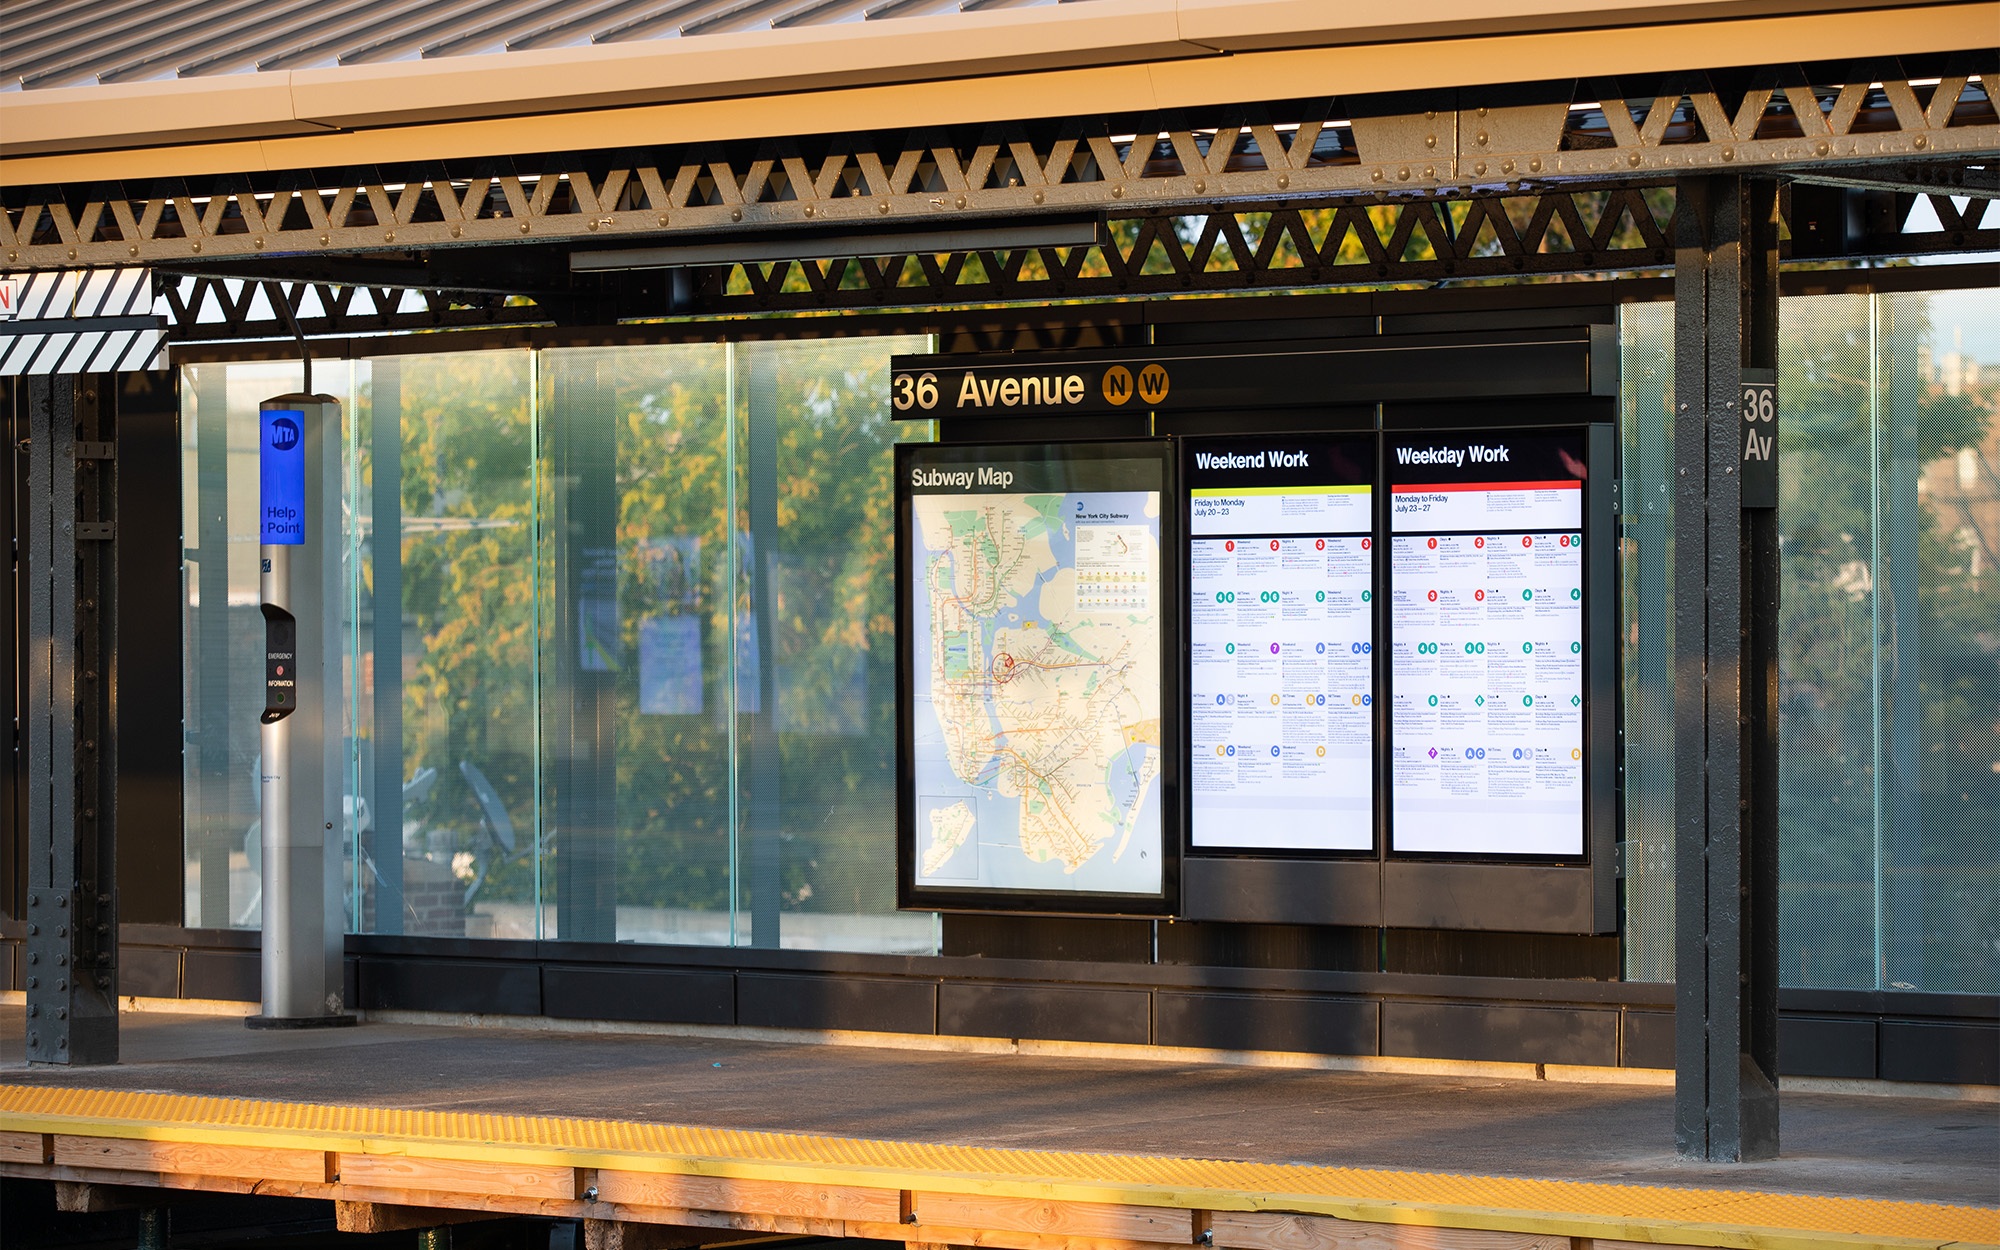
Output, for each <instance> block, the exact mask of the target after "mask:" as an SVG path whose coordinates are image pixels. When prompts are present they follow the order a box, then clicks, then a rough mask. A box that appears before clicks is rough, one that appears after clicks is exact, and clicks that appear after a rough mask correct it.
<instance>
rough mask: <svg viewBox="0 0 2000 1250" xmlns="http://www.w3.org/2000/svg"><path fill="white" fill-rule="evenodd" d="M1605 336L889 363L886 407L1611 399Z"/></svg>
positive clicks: (1086, 409) (931, 411)
mask: <svg viewBox="0 0 2000 1250" xmlns="http://www.w3.org/2000/svg"><path fill="white" fill-rule="evenodd" d="M1608 328H1609V327H1603V326H1596V327H1592V326H1575V327H1560V328H1556V329H1541V328H1530V329H1525V330H1513V331H1495V332H1493V333H1492V334H1489V335H1486V336H1483V337H1482V338H1481V340H1480V341H1478V342H1473V343H1466V342H1463V341H1457V340H1454V341H1450V342H1447V341H1445V340H1443V339H1441V338H1440V337H1439V336H1436V335H1379V336H1378V335H1361V336H1357V337H1355V338H1354V339H1352V340H1336V341H1331V342H1329V341H1327V340H1315V341H1313V342H1311V343H1292V344H1285V343H1268V342H1263V343H1255V344H1246V345H1242V346H1237V345H1234V344H1221V345H1206V346H1192V345H1182V344H1157V345H1151V346H1139V347H1130V348H1102V349H1092V350H1088V351H1078V352H1064V353H1061V354H1055V353H1039V352H1022V353H1020V354H1018V355H1014V354H1007V353H992V352H988V353H957V354H950V355H934V356H897V357H895V358H894V359H892V360H891V361H890V363H889V370H890V373H889V378H890V380H889V402H890V407H891V409H892V411H893V413H894V415H895V416H896V418H897V419H899V420H905V421H922V420H930V419H934V418H948V419H952V420H965V419H977V420H1001V421H1004V420H1006V419H1008V418H1013V417H1057V416H1119V415H1127V416H1137V415H1140V414H1143V413H1148V412H1172V413H1195V412H1242V411H1244V410H1246V409H1253V408H1255V409H1271V408H1319V409H1323V408H1326V407H1328V406H1329V405H1331V404H1334V403H1339V404H1342V405H1355V404H1373V403H1381V402H1393V401H1398V400H1406V399H1423V398H1425V397H1426V396H1429V395H1432V394H1434V393H1435V392H1436V389H1437V387H1438V385H1439V383H1440V379H1452V378H1458V379H1461V380H1462V381H1463V382H1464V383H1465V384H1466V385H1469V386H1476V387H1477V389H1478V393H1479V394H1481V395H1483V396H1487V397H1489V398H1502V397H1506V396H1528V395H1533V396H1551V395H1589V394H1609V393H1610V390H1609V389H1608V388H1610V387H1611V385H1612V384H1613V382H1615V380H1616V369H1615V364H1616V360H1617V354H1616V350H1615V349H1616V340H1615V337H1614V336H1610V335H1607V334H1602V333H1599V332H1600V331H1605V330H1607V329H1608ZM1607 362H1608V363H1607ZM1336 397H1337V398H1336ZM1266 467H1271V466H1266Z"/></svg>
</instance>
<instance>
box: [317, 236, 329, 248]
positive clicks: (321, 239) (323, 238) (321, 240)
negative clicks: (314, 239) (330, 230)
mask: <svg viewBox="0 0 2000 1250" xmlns="http://www.w3.org/2000/svg"><path fill="white" fill-rule="evenodd" d="M330 242H332V240H330V239H328V238H327V237H326V236H325V235H321V236H319V245H320V246H321V247H325V246H326V245H327V244H328V243H330Z"/></svg>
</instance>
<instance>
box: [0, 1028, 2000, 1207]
mask: <svg viewBox="0 0 2000 1250" xmlns="http://www.w3.org/2000/svg"><path fill="white" fill-rule="evenodd" d="M23 1023H24V1021H23V1009H22V1007H21V1006H20V1005H18V1004H9V1005H5V1006H0V1084H7V1085H30V1086H51V1087H65V1088H88V1089H107V1090H122V1091H150V1092H161V1093H174V1094H193V1095H206V1096H216V1097H235V1098H257V1099H276V1100H281V1101H288V1102H308V1103H325V1104H348V1105H360V1106H375V1107H400V1108H409V1109H425V1110H451V1111H484V1112H508V1113H517V1114H525V1115H552V1116H577V1117H586V1118H601V1119H611V1120H634V1121H649V1122H658V1123H673V1124H687V1125H698V1126H707V1127H719V1128H737V1129H765V1130H772V1131H781V1132H797V1133H812V1134H829V1135H839V1136H850V1137H864V1138H876V1139H883V1140H903V1141H925V1142H936V1143H950V1144H969V1145H980V1146H995V1147H1014V1148H1031V1149H1055V1150H1077V1151H1093V1152H1110V1153H1120V1154H1146V1155H1167V1156H1178V1157H1182V1158H1209V1159H1229V1160H1242V1161H1248V1162H1263V1163H1307V1164H1320V1165H1333V1166H1344V1167H1363V1168H1380V1169H1398V1170H1419V1171H1426V1172H1446V1173H1460V1174H1468V1175H1489V1176H1513V1177H1541V1178H1548V1179H1556V1180H1588V1181H1607V1182H1621V1181H1622V1182H1627V1183H1643V1184H1652V1185H1678V1186H1706V1187H1718V1188H1728V1189H1746V1190H1765V1191H1770V1192H1779V1193H1811V1194H1825V1195H1832V1196H1844V1197H1865V1198H1888V1199H1900V1200H1904V1201H1917V1202H1939V1203H1951V1204H1958V1205H1976V1206H2000V1103H1994V1102H1973V1101H1946V1100H1938V1099H1929V1098H1900V1097H1884V1096H1874V1095H1849V1094H1819V1093H1814V1094H1802V1093H1791V1094H1787V1095H1786V1096H1785V1099H1784V1112H1783V1129H1782V1131H1783V1138H1784V1152H1785V1153H1784V1157H1783V1158H1781V1159H1778V1160H1776V1161H1773V1162H1770V1163H1757V1164H1742V1165H1734V1166H1720V1167H1718V1166H1705V1165H1697V1164H1690V1163H1684V1162H1682V1161H1680V1160H1678V1159H1677V1158H1676V1157H1675V1155H1674V1151H1673V1113H1672V1093H1671V1091H1670V1090H1667V1089H1663V1088H1655V1087H1645V1086H1632V1085H1582V1084H1567V1083H1557V1082H1550V1081H1528V1080H1512V1079H1495V1078H1488V1077H1473V1076H1430V1075H1426V1076H1408V1075H1389V1074H1382V1073H1359V1072H1340V1071H1324V1070H1298V1069H1283V1068H1263V1067H1241V1066H1228V1065H1221V1064H1168V1063H1160V1062H1151V1061H1134V1060H1125V1059H1115V1058H1109V1059H1108V1058H1096V1057H1092V1058H1069V1057H1049V1056H1039V1055H1020V1054H979V1053H964V1052H938V1051H922V1050H892V1049H875V1048H868V1047H860V1046H845V1045H842V1046H834V1045H817V1044H789V1043H778V1042H762V1041H741V1040H733V1039H721V1038H708V1037H680V1036H661V1035H653V1034H617V1033H556V1032H543V1031H527V1030H514V1029H502V1028H447V1027H435V1026H423V1025H408V1024H387V1023H368V1024H364V1025H362V1026H360V1027H359V1028H354V1029H341V1030H334V1031H328V1032H314V1033H282V1032H261V1031H260V1032H252V1031H250V1030H248V1029H246V1028H244V1027H243V1024H242V1022H241V1021H240V1020H239V1019H237V1018H234V1017H228V1016H192V1015H172V1014H164V1013H153V1012H137V1013H127V1014H126V1015H125V1016H124V1018H123V1022H122V1027H123V1035H122V1044H123V1051H124V1057H125V1061H124V1062H123V1063H121V1064H120V1065H118V1066H117V1067H110V1068H80V1069H67V1070H65V1069H49V1068H37V1069H29V1068H27V1067H26V1066H25V1064H24V1063H23V1062H22V1061H21V1058H20V1056H21V1055H22V1054H23V1050H24V1039H23V1029H22V1025H23Z"/></svg>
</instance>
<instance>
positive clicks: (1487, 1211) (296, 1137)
mask: <svg viewBox="0 0 2000 1250" xmlns="http://www.w3.org/2000/svg"><path fill="white" fill-rule="evenodd" d="M285 1108H286V1105H284V1104H273V1110H274V1111H276V1110H280V1109H285ZM289 1109H290V1110H293V1111H296V1112H298V1113H300V1114H302V1115H309V1116H311V1117H312V1118H319V1117H321V1116H323V1115H328V1114H333V1113H337V1112H339V1111H340V1110H342V1109H340V1108H329V1107H298V1108H289ZM510 1118H512V1117H510ZM0 1132H8V1133H23V1134H28V1133H35V1134H44V1135H45V1134H50V1133H54V1134H56V1135H57V1136H64V1137H73V1138H107V1139H124V1140H133V1139H141V1140H148V1141H156V1142H180V1143H184V1144H192V1145H200V1146H205V1147H214V1146H261V1147H265V1148H276V1149H287V1150H292V1151H334V1152H337V1153H339V1154H340V1155H342V1157H343V1158H359V1159H383V1160H405V1161H409V1163H408V1164H399V1165H397V1166H409V1165H410V1164H414V1162H415V1161H418V1160H427V1161H434V1162H437V1163H440V1164H449V1163H470V1164H486V1165H499V1166H501V1167H503V1168H523V1167H527V1168H532V1169H537V1175H541V1174H542V1173H541V1171H540V1169H547V1179H548V1181H549V1188H548V1189H546V1190H544V1191H543V1193H542V1194H541V1195H539V1196H538V1200H541V1201H552V1202H558V1203H560V1202H561V1201H563V1200H564V1199H563V1197H562V1196H559V1194H558V1190H559V1189H560V1187H561V1178H562V1176H563V1175H564V1173H565V1172H566V1170H568V1169H574V1168H595V1169H598V1170H599V1171H601V1172H605V1173H624V1172H636V1173H641V1174H647V1173H650V1174H660V1175H688V1176H706V1177H716V1178H728V1179H736V1180H742V1181H754V1180H765V1181H772V1182H777V1183H780V1184H787V1185H794V1186H797V1185H808V1186H810V1185H830V1186H838V1187H841V1188H851V1187H859V1188H864V1189H870V1188H872V1189H897V1190H900V1189H903V1188H910V1187H921V1188H923V1189H925V1190H928V1191H939V1192H949V1193H953V1194H959V1195H980V1196H986V1197H992V1198H1013V1199H1031V1200H1039V1201H1065V1202H1082V1203H1098V1204H1116V1205H1127V1206H1133V1207H1139V1208H1149V1209H1158V1208H1181V1209H1187V1210H1209V1211H1216V1212H1230V1211H1237V1212H1242V1211H1258V1210H1262V1211H1280V1212H1293V1213H1299V1214H1304V1215H1318V1216H1330V1217H1335V1218H1340V1219H1346V1220H1352V1221H1357V1222H1364V1223H1371V1224H1392V1225H1402V1226H1412V1227H1459V1228H1483V1229H1495V1230H1502V1231H1508V1232H1515V1233H1528V1234H1550V1235H1560V1236H1569V1237H1574V1238H1600V1239H1614V1240H1630V1241H1634V1242H1639V1243H1641V1244H1661V1243H1670V1242H1679V1243H1683V1244H1695V1245H1704V1246H1713V1247H1731V1248H1741V1250H1791V1247H1794V1246H1797V1247H1801V1248H1803V1247H1807V1246H1811V1247H1821V1246H1843V1247H1861V1246H1887V1247H1899V1248H1901V1247H1908V1248H1913V1250H1914V1248H1916V1247H1938V1246H1944V1245H1952V1246H1954V1247H1961V1248H1962V1247H1968V1246H1970V1245H1972V1244H1975V1243H1973V1242H1970V1241H1968V1240H1966V1239H1964V1238H1959V1239H1957V1240H1954V1239H1953V1238H1952V1237H1950V1236H1949V1235H1944V1236H1939V1235H1932V1236H1884V1235H1882V1234H1879V1233H1878V1234H1854V1233H1850V1232H1847V1231H1845V1230H1838V1229H1830V1228H1824V1227H1820V1228H1812V1229H1804V1228H1798V1227H1796V1226H1789V1227H1788V1226H1784V1225H1776V1226H1774V1225H1773V1224H1771V1223H1770V1222H1763V1223H1759V1222H1756V1221H1755V1220H1754V1217H1753V1216H1752V1213H1751V1212H1744V1213H1743V1215H1744V1222H1743V1223H1738V1224H1724V1223H1715V1222H1712V1221H1706V1220H1703V1221H1694V1220H1690V1219H1687V1218H1685V1217H1675V1216H1673V1215H1667V1214H1648V1215H1643V1216H1640V1215H1631V1214H1618V1213H1610V1212H1603V1211H1597V1212H1590V1211H1575V1210H1550V1209H1546V1208H1544V1207H1540V1206H1535V1207H1524V1206H1523V1205H1520V1204H1516V1205H1512V1206H1507V1205H1497V1204H1496V1205H1485V1204H1471V1203H1463V1202H1460V1203H1451V1202H1438V1201H1434V1200H1433V1201H1410V1200H1400V1199H1396V1200H1390V1199H1381V1198H1372V1199H1371V1198H1353V1197H1343V1196H1339V1195H1328V1194H1325V1193H1286V1192H1250V1191H1247V1190H1244V1189H1227V1188H1217V1187H1210V1186H1189V1185H1149V1184H1144V1183H1136V1182H1130V1181H1126V1182H1105V1181H1099V1180H1084V1179H1079V1178H1077V1177H1075V1176H1071V1177H1047V1178H1024V1177H1021V1176H1011V1177H995V1176H992V1175H979V1174H973V1173H963V1172H953V1171H949V1170H932V1169H928V1168H925V1167H923V1166H921V1165H920V1164H915V1163H913V1164H908V1165H905V1166H901V1167H894V1168H891V1167H884V1166H879V1165H874V1164H861V1163H852V1164H842V1163H824V1162H821V1163H805V1162H799V1161H797V1160H757V1159H744V1158H740V1157H737V1158H725V1157H717V1156H698V1155H673V1154H663V1153H659V1152H647V1151H636V1150H617V1149H606V1148H604V1147H602V1146H589V1147H579V1146H551V1145H548V1144H543V1143H537V1144H528V1143H504V1142H502V1143H479V1142H470V1141H464V1140H445V1141H439V1140H427V1139H424V1138H422V1137H420V1136H415V1135H409V1134H399V1135H396V1136H393V1137H389V1136H384V1137H357V1136H355V1135H354V1134H352V1133H351V1132H347V1131H331V1130H327V1129H321V1128H308V1127H274V1126H271V1125H269V1124H268V1123H267V1124H264V1125H258V1126H243V1125H235V1124H232V1125H212V1124H201V1123H190V1122H185V1121H184V1122H178V1123H160V1122H155V1121H146V1120H139V1119H123V1118H113V1117H108V1116H89V1117H84V1116H75V1115H59V1114H52V1113H48V1112H23V1111H20V1110H9V1111H0ZM730 1136H738V1135H735V1134H731V1135H730ZM752 1136H756V1135H752ZM769 1136H773V1137H774V1138H776V1137H781V1136H782V1135H769ZM828 1142H829V1144H830V1145H832V1146H839V1145H841V1144H842V1141H841V1139H828ZM848 1144H851V1145H878V1144H879V1143H848ZM913 1149H915V1150H930V1151H935V1152H937V1153H938V1154H940V1155H943V1156H946V1157H949V1156H950V1155H951V1154H952V1153H953V1148H951V1147H944V1146H935V1147H929V1146H924V1145H922V1144H914V1145H913ZM1176 1162H1185V1161H1176ZM1214 1166H1215V1167H1218V1168H1222V1167H1228V1166H1229V1165H1225V1164H1216V1165H1214ZM363 1167H364V1169H365V1168H366V1167H367V1165H366V1164H364V1165H363ZM480 1170H481V1171H484V1169H480ZM1384 1175H1385V1177H1393V1176H1394V1174H1384ZM272 1179H274V1180H275V1179H278V1178H272ZM1408 1179H1409V1180H1410V1181H1413V1182H1417V1183H1419V1184H1420V1186H1421V1187H1422V1188H1426V1189H1430V1190H1432V1191H1433V1192H1434V1191H1435V1189H1436V1187H1437V1186H1436V1182H1446V1183H1452V1182H1455V1183H1459V1184H1471V1185H1474V1186H1478V1185H1481V1184H1484V1185H1488V1186H1490V1187H1492V1188H1499V1189H1503V1190H1504V1189H1506V1188H1509V1187H1521V1186H1533V1185H1535V1184H1536V1182H1528V1181H1514V1180H1509V1179H1507V1178H1473V1177H1443V1176H1439V1177H1426V1176H1423V1175H1421V1174H1412V1175H1411V1176H1410V1177H1409V1178H1408ZM1595 1188H1601V1189H1608V1190H1612V1191H1618V1190H1626V1191H1629V1192H1631V1193H1633V1194H1634V1195H1635V1196H1637V1195H1639V1194H1641V1193H1655V1192H1658V1193H1673V1194H1676V1195H1679V1194H1680V1193H1682V1192H1686V1195H1687V1198H1686V1200H1687V1202H1688V1203H1689V1205H1690V1206H1693V1207H1696V1208H1699V1207H1700V1206H1701V1205H1702V1200H1703V1199H1704V1198H1708V1199H1715V1198H1725V1199H1727V1200H1729V1203H1728V1204H1729V1205H1732V1206H1740V1205H1745V1204H1751V1205H1754V1204H1755V1202H1756V1200H1757V1199H1758V1198H1759V1195H1756V1194H1754V1193H1742V1194H1738V1193H1727V1194H1710V1195H1704V1194H1701V1193H1699V1192H1695V1191H1658V1190H1656V1189H1655V1188H1654V1187H1646V1186H1598V1187H1595ZM426 1192H428V1191H426ZM447 1192H449V1191H447ZM571 1196H572V1197H573V1195H571ZM1542 1196H1543V1197H1548V1196H1552V1195H1547V1194H1544V1195H1542ZM1766 1197H1771V1198H1772V1200H1773V1201H1777V1198H1776V1197H1774V1196H1768V1195H1767V1196H1766ZM382 1200H384V1201H397V1200H398V1199H397V1198H395V1197H394V1196H393V1192H392V1193H391V1196H389V1197H386V1198H383V1199H382ZM1738 1200H1741V1201H1738ZM407 1201H409V1202H410V1204H411V1205H422V1204H420V1203H417V1202H415V1200H414V1199H409V1200H407ZM1821 1201H1826V1200H1821ZM1831 1201H1834V1202H1839V1201H1842V1200H1838V1199H1834V1200H1831ZM1709 1205H1713V1202H1712V1201H1711V1202H1710V1204H1709ZM1892 1205H1901V1206H1904V1207H1907V1208H1908V1210H1907V1212H1906V1214H1907V1215H1908V1217H1909V1218H1910V1219H1911V1220H1912V1221H1913V1224H1912V1231H1913V1232H1914V1231H1916V1230H1917V1229H1919V1228H1921V1223H1920V1222H1916V1221H1921V1220H1922V1218H1923V1216H1924V1215H1926V1214H1928V1211H1927V1210H1926V1208H1924V1207H1923V1206H1922V1205H1921V1204H1892ZM1996 1227H2000V1223H1996ZM1983 1244H1992V1243H1983Z"/></svg>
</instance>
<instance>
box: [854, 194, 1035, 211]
mask: <svg viewBox="0 0 2000 1250" xmlns="http://www.w3.org/2000/svg"><path fill="white" fill-rule="evenodd" d="M1041 202H1042V193H1041V192H1040V191H1037V192H1035V203H1037V204H1039V203H1041ZM875 210H876V211H877V212H881V213H886V212H888V211H889V201H887V200H883V201H882V202H881V203H880V204H877V205H876V206H875Z"/></svg>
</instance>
